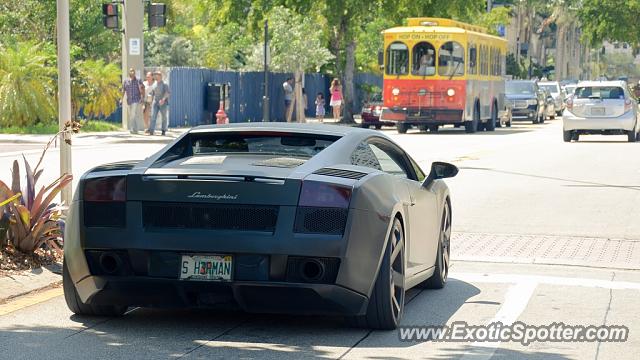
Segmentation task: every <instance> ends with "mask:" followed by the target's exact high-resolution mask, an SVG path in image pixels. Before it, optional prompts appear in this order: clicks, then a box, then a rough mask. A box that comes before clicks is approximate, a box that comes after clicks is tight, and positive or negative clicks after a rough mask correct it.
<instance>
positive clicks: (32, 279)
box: [0, 264, 62, 304]
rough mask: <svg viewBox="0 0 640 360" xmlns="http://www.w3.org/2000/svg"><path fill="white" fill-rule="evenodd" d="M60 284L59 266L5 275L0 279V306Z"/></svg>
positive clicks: (48, 266) (60, 273)
mask: <svg viewBox="0 0 640 360" xmlns="http://www.w3.org/2000/svg"><path fill="white" fill-rule="evenodd" d="M60 284H62V271H61V265H59V264H52V265H47V266H45V267H41V268H37V269H32V270H25V271H23V272H21V273H19V274H13V275H6V276H3V277H0V304H2V303H6V302H8V301H11V300H13V299H15V298H18V297H21V296H25V295H28V294H31V293H34V292H37V291H40V290H43V289H46V288H49V287H52V286H58V285H60Z"/></svg>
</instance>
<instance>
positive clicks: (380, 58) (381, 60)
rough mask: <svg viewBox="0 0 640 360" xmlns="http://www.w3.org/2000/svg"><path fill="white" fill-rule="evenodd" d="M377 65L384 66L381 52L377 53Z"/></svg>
mask: <svg viewBox="0 0 640 360" xmlns="http://www.w3.org/2000/svg"><path fill="white" fill-rule="evenodd" d="M378 65H380V66H384V53H383V52H382V51H378Z"/></svg>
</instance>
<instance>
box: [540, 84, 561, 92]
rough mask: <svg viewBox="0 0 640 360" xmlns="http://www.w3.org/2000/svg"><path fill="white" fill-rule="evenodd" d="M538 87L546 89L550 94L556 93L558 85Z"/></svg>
mask: <svg viewBox="0 0 640 360" xmlns="http://www.w3.org/2000/svg"><path fill="white" fill-rule="evenodd" d="M538 86H539V87H541V88H543V89H547V90H549V92H551V93H554V94H555V93H557V92H559V91H558V85H556V84H538Z"/></svg>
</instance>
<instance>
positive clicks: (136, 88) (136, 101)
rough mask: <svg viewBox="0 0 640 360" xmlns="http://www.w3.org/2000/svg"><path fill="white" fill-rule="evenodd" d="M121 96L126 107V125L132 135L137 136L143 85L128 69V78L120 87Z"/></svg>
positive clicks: (140, 124) (134, 72)
mask: <svg viewBox="0 0 640 360" xmlns="http://www.w3.org/2000/svg"><path fill="white" fill-rule="evenodd" d="M122 96H123V98H124V101H125V102H126V106H127V115H128V121H127V125H128V127H129V131H130V132H131V133H132V134H137V133H138V130H144V129H143V128H142V126H143V125H142V121H141V117H142V102H143V98H144V85H143V84H142V81H140V80H139V79H137V78H136V71H135V70H134V69H133V68H131V69H129V78H128V79H127V80H125V81H124V84H123V85H122Z"/></svg>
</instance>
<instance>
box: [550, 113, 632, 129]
mask: <svg viewBox="0 0 640 360" xmlns="http://www.w3.org/2000/svg"><path fill="white" fill-rule="evenodd" d="M562 119H563V122H562V126H563V129H564V130H565V131H571V130H592V131H600V130H624V131H631V130H634V128H635V127H636V119H635V114H634V112H633V111H628V112H626V113H625V114H623V115H621V116H618V117H611V118H594V117H589V118H585V117H578V116H575V115H574V114H572V113H571V112H570V111H566V110H565V111H564V113H563V115H562Z"/></svg>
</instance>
